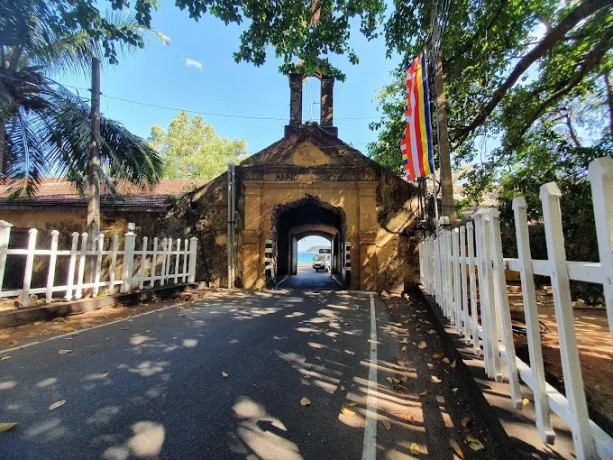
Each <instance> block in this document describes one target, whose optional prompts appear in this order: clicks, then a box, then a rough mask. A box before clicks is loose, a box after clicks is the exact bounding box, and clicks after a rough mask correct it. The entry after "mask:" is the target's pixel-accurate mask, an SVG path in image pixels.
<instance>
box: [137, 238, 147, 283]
mask: <svg viewBox="0 0 613 460" xmlns="http://www.w3.org/2000/svg"><path fill="white" fill-rule="evenodd" d="M148 242H149V238H148V237H146V236H143V246H142V247H143V253H142V257H141V258H140V265H139V267H138V277H139V280H138V287H139V288H140V289H142V288H143V286H144V285H145V265H146V264H147V243H148Z"/></svg>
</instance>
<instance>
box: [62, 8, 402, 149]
mask: <svg viewBox="0 0 613 460" xmlns="http://www.w3.org/2000/svg"><path fill="white" fill-rule="evenodd" d="M161 3H162V6H161V8H160V9H159V10H158V11H157V12H155V13H154V15H153V21H152V26H153V27H154V28H156V29H157V30H159V31H160V32H162V33H163V34H165V35H167V36H168V37H169V38H170V40H171V41H170V44H168V45H163V44H161V43H160V42H159V41H157V40H155V39H151V40H150V42H149V43H148V45H147V46H146V47H145V49H142V50H141V49H135V50H132V51H127V52H125V53H123V55H122V56H120V64H119V65H116V66H108V65H107V66H106V67H105V68H104V69H103V71H102V78H101V90H102V99H101V101H102V102H101V108H102V112H103V114H104V115H105V116H107V117H109V118H112V119H115V120H117V121H120V122H121V123H123V124H124V125H125V126H126V127H127V128H128V129H130V130H131V131H133V132H134V133H136V134H138V135H140V136H142V137H148V136H149V133H150V130H151V127H152V126H153V125H154V124H157V125H161V126H163V127H166V126H168V124H169V123H170V121H171V120H172V118H174V116H176V114H177V110H170V109H163V108H158V107H151V106H146V105H140V104H134V103H131V102H127V101H124V100H121V99H126V100H131V101H137V102H140V103H143V104H151V105H155V106H165V107H171V108H177V109H186V110H190V111H194V112H199V113H202V114H203V115H204V117H205V120H206V121H207V122H208V123H210V124H212V125H213V127H214V128H215V130H216V131H217V133H218V135H220V136H223V137H228V138H243V139H246V140H247V147H248V151H249V153H250V154H251V153H255V152H257V151H259V150H261V149H263V148H264V147H266V146H267V145H269V144H271V143H273V142H275V141H277V140H278V139H280V138H281V137H282V136H283V127H284V125H285V124H287V121H288V117H289V85H288V82H287V77H285V76H283V75H281V74H280V73H279V71H278V67H279V64H280V61H279V60H277V59H275V58H274V52H269V57H268V60H267V62H266V63H265V64H264V65H263V66H261V67H255V66H253V65H252V64H248V63H241V64H236V63H235V62H234V60H233V57H232V53H233V52H234V51H236V50H238V46H239V35H240V31H241V28H240V27H239V26H236V25H230V26H225V25H224V24H223V23H222V22H221V21H219V20H216V19H214V18H210V17H206V18H204V19H202V20H200V21H199V22H196V21H194V20H193V19H190V18H189V16H188V14H187V13H186V12H184V11H180V10H179V9H178V8H177V7H175V6H173V5H171V4H168V2H161ZM354 30H355V32H354V34H355V36H354V37H352V45H353V46H354V47H355V49H356V51H357V53H358V55H359V57H360V64H359V65H356V66H353V65H351V64H349V63H348V61H347V59H345V58H344V57H340V56H339V57H332V63H333V64H334V65H336V66H337V67H340V68H341V69H342V70H343V71H344V72H345V73H346V75H347V80H346V81H345V82H336V84H335V88H334V90H335V94H334V103H335V111H334V115H335V125H336V126H337V127H338V128H339V137H340V138H341V139H343V140H344V141H345V142H348V143H351V144H353V145H354V146H355V147H356V148H358V149H359V150H361V151H362V152H366V144H367V143H368V142H371V141H374V140H375V139H376V134H375V133H373V132H372V131H370V130H369V129H368V123H369V122H371V121H373V120H376V119H377V111H376V103H375V102H374V101H373V99H374V97H375V96H376V93H377V90H378V89H380V88H382V87H383V86H384V85H385V84H386V83H388V82H389V80H390V72H391V71H392V70H393V68H394V67H395V66H396V64H397V62H398V59H397V58H396V59H394V60H390V59H386V58H385V51H386V50H385V44H384V42H383V40H382V39H377V40H373V41H371V42H368V41H367V40H365V39H364V38H363V37H361V36H360V35H359V31H358V30H357V28H355V29H354ZM55 78H56V79H57V80H58V81H60V82H61V83H64V84H66V85H71V86H74V87H78V88H83V89H81V90H78V92H79V94H80V96H82V97H86V98H87V97H89V92H88V91H87V90H86V89H87V88H88V87H89V84H90V81H89V77H87V76H81V75H57V76H55ZM71 89H72V88H71ZM311 90H312V94H313V99H314V100H315V101H318V98H319V88H318V82H317V80H313V82H312V84H311ZM73 91H77V90H74V89H73ZM303 100H304V104H303V107H304V112H305V116H304V119H305V120H306V119H309V118H310V109H309V104H308V101H309V86H308V82H307V83H305V87H304V97H303ZM313 111H314V113H315V119H316V121H318V118H319V116H318V113H319V106H318V105H315V106H314V107H313ZM215 114H217V115H215ZM221 114H226V115H237V116H240V117H245V118H240V117H229V116H221ZM399 116H402V114H399Z"/></svg>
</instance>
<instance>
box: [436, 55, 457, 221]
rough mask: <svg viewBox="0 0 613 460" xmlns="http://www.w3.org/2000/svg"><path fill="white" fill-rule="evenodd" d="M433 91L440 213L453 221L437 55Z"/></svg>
mask: <svg viewBox="0 0 613 460" xmlns="http://www.w3.org/2000/svg"><path fill="white" fill-rule="evenodd" d="M434 92H435V94H436V107H437V115H438V158H439V166H440V174H441V178H440V181H441V189H442V193H443V210H442V213H441V215H443V216H447V217H449V221H450V222H453V221H455V205H454V202H453V179H452V177H451V156H450V154H449V132H448V130H447V110H446V108H445V88H444V86H443V62H442V60H441V57H440V55H439V57H438V59H437V60H436V72H435V74H434Z"/></svg>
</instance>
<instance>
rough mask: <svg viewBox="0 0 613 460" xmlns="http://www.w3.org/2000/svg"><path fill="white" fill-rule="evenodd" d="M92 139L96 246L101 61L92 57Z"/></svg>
mask: <svg viewBox="0 0 613 460" xmlns="http://www.w3.org/2000/svg"><path fill="white" fill-rule="evenodd" d="M91 128H92V134H91V141H90V144H89V185H88V193H87V198H88V203H87V227H88V230H89V234H90V237H91V239H92V240H91V241H92V247H93V248H95V244H96V240H97V239H98V235H99V234H100V152H99V149H100V61H99V60H98V59H97V58H95V57H94V58H92V105H91Z"/></svg>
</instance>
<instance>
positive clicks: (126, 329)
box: [121, 327, 130, 331]
mask: <svg viewBox="0 0 613 460" xmlns="http://www.w3.org/2000/svg"><path fill="white" fill-rule="evenodd" d="M121 330H122V331H129V330H130V328H129V327H122V328H121Z"/></svg>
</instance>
